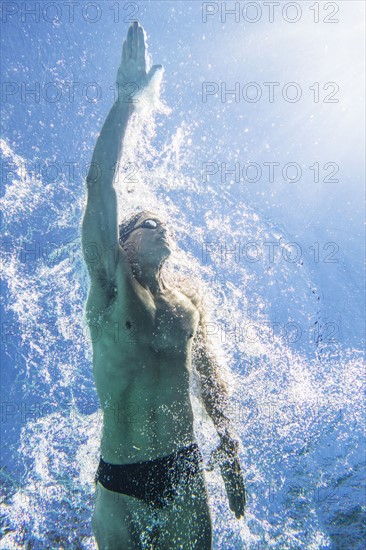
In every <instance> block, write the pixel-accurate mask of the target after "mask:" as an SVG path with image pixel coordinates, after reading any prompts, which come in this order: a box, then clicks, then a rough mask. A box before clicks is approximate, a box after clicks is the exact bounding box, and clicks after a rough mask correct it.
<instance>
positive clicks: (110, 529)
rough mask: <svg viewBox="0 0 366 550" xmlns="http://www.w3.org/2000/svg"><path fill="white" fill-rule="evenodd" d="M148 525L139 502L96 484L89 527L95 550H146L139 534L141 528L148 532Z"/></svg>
mask: <svg viewBox="0 0 366 550" xmlns="http://www.w3.org/2000/svg"><path fill="white" fill-rule="evenodd" d="M149 523H151V521H150V517H149V513H148V508H147V506H146V505H145V504H144V503H143V502H141V501H139V500H138V499H136V498H133V497H129V496H127V495H123V494H121V493H116V492H114V491H109V490H108V489H105V488H104V487H103V485H101V484H100V483H97V489H96V493H95V506H94V513H93V516H92V528H93V533H94V536H95V539H96V542H97V545H98V548H99V550H140V549H142V548H144V547H145V548H146V546H145V544H142V543H141V539H140V534H143V533H144V530H145V528H147V530H148V526H149ZM145 539H146V536H145Z"/></svg>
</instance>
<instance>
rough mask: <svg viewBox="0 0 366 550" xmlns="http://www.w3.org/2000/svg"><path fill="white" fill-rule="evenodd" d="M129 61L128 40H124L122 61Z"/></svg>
mask: <svg viewBox="0 0 366 550" xmlns="http://www.w3.org/2000/svg"><path fill="white" fill-rule="evenodd" d="M124 61H127V40H125V41H124V42H123V46H122V62H124Z"/></svg>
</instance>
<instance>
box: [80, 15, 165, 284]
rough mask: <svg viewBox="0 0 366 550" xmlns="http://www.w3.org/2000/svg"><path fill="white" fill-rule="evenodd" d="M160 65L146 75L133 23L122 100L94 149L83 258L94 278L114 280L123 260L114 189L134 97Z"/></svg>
mask: <svg viewBox="0 0 366 550" xmlns="http://www.w3.org/2000/svg"><path fill="white" fill-rule="evenodd" d="M159 69H161V66H160V65H155V66H153V67H152V68H151V69H150V71H149V72H147V70H146V42H145V34H144V30H143V28H142V27H141V26H140V25H139V24H138V23H137V22H135V23H133V24H132V25H131V26H130V28H129V29H128V33H127V39H126V40H125V41H124V43H123V49H122V59H121V63H120V66H119V69H118V73H117V88H118V99H117V101H116V102H115V103H114V105H113V107H112V109H111V110H110V112H109V114H108V116H107V118H106V121H105V122H104V125H103V127H102V130H101V132H100V135H99V137H98V139H97V143H96V145H95V148H94V152H93V157H92V162H91V165H90V169H89V172H88V175H87V178H86V182H87V189H88V201H87V206H86V211H85V215H84V219H83V226H82V241H83V243H82V244H83V253H84V259H85V262H86V264H87V266H88V269H89V272H90V274H91V275H92V276H93V275H94V274H95V275H97V276H98V277H99V276H100V275H102V276H103V278H105V279H107V280H109V281H110V280H113V279H114V275H115V269H116V265H117V261H118V257H119V254H118V253H117V252H118V249H119V246H118V223H117V195H116V191H115V189H114V186H113V181H114V177H115V174H116V171H117V169H118V163H119V160H120V158H121V155H122V149H123V139H124V136H125V133H126V129H127V125H128V121H129V119H130V117H131V115H132V113H133V111H134V108H135V104H134V101H137V100H136V99H135V100H134V98H133V95H134V92H136V91H137V90H141V89H142V88H145V87H146V86H148V84H149V82H150V80H151V79H152V77H153V75H154V74H155V72H156V71H157V70H159Z"/></svg>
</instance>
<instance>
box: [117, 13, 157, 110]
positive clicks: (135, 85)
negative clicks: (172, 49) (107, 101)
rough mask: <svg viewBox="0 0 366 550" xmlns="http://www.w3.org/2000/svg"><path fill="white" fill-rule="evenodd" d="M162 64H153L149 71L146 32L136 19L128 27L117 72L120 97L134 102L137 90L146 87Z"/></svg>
mask: <svg viewBox="0 0 366 550" xmlns="http://www.w3.org/2000/svg"><path fill="white" fill-rule="evenodd" d="M162 70H163V68H162V66H161V65H153V66H152V67H151V69H150V70H149V71H148V72H147V51H146V40H145V32H144V29H143V28H142V27H141V25H140V24H139V23H138V22H137V21H135V22H134V23H132V25H131V26H130V28H129V29H128V33H127V38H126V40H125V41H124V43H123V48H122V59H121V64H120V66H119V69H118V73H117V86H118V92H119V97H121V95H122V97H123V100H124V101H126V102H129V103H133V102H134V100H133V96H134V95H135V93H136V92H138V91H140V90H142V89H144V88H146V87H147V86H148V85H149V83H150V81H151V79H152V78H153V76H154V74H155V73H156V72H157V71H162Z"/></svg>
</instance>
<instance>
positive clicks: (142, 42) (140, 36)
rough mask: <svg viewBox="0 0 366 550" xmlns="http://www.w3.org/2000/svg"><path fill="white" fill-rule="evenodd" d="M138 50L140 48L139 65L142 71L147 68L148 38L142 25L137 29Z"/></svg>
mask: <svg viewBox="0 0 366 550" xmlns="http://www.w3.org/2000/svg"><path fill="white" fill-rule="evenodd" d="M137 48H138V63H139V66H140V67H141V69H145V68H146V38H145V32H144V29H143V28H142V27H141V25H138V27H137Z"/></svg>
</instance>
